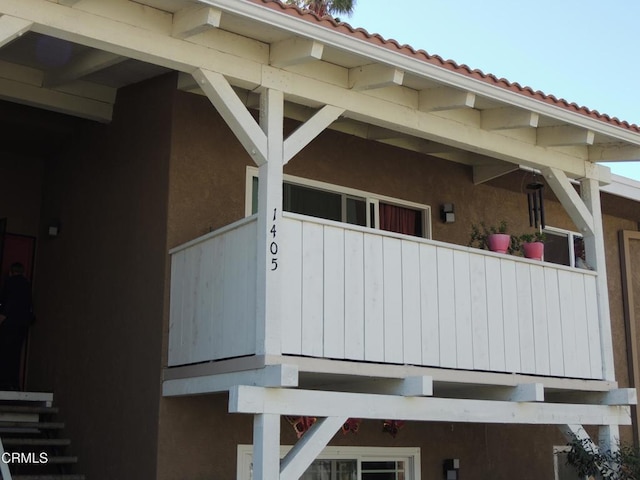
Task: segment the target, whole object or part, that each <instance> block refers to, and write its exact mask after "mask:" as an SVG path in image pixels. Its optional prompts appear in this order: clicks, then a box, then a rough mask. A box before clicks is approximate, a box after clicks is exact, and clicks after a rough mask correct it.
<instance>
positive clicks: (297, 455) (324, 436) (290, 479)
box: [280, 416, 348, 480]
mask: <svg viewBox="0 0 640 480" xmlns="http://www.w3.org/2000/svg"><path fill="white" fill-rule="evenodd" d="M347 419H348V417H344V416H342V417H326V418H322V419H320V420H318V421H317V422H316V423H314V424H313V426H312V427H311V428H310V429H309V430H308V431H307V432H306V433H305V434H304V435H303V436H302V438H301V439H300V440H298V442H297V443H296V444H295V445H294V447H293V448H292V449H291V450H289V453H287V455H286V456H285V457H284V458H283V459H282V461H281V462H280V480H297V479H298V478H300V477H301V476H302V474H303V473H304V472H305V471H306V470H307V468H309V465H311V463H312V462H313V461H314V460H315V459H316V458H317V456H318V455H320V453H321V452H322V450H323V449H324V447H326V446H327V444H328V443H329V441H330V440H331V439H332V438H333V436H334V435H335V434H336V432H337V431H338V430H339V429H340V427H342V425H344V422H346V421H347Z"/></svg>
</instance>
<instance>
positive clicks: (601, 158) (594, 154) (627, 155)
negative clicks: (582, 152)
mask: <svg viewBox="0 0 640 480" xmlns="http://www.w3.org/2000/svg"><path fill="white" fill-rule="evenodd" d="M589 161H591V162H637V161H640V147H637V146H635V145H634V146H629V145H618V144H613V145H607V144H598V145H591V146H590V147H589Z"/></svg>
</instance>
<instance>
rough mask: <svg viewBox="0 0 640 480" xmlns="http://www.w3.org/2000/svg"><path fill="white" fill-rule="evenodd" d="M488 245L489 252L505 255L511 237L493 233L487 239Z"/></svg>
mask: <svg viewBox="0 0 640 480" xmlns="http://www.w3.org/2000/svg"><path fill="white" fill-rule="evenodd" d="M487 242H488V243H489V250H491V251H492V252H498V253H507V250H509V244H510V243H511V235H507V234H506V233H494V234H491V235H489V238H488V239H487Z"/></svg>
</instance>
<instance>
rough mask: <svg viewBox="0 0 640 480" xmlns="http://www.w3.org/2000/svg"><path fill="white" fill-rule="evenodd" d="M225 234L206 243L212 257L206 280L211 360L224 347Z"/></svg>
mask: <svg viewBox="0 0 640 480" xmlns="http://www.w3.org/2000/svg"><path fill="white" fill-rule="evenodd" d="M225 244H226V242H225V236H224V235H221V236H219V237H216V238H214V239H213V241H212V242H211V243H209V244H207V246H208V248H209V253H208V255H211V257H212V259H213V265H212V267H211V274H210V275H211V277H210V279H209V281H208V284H209V285H210V292H211V293H210V295H211V296H212V297H213V306H212V310H211V314H210V315H211V319H210V322H211V326H212V327H211V328H212V332H213V338H212V356H211V359H212V360H218V359H220V358H224V357H223V353H222V352H223V349H224V342H225V338H224V333H223V329H224V323H225V317H224V304H225V298H224V295H225V290H224V285H225V274H226V272H225V263H224V256H225Z"/></svg>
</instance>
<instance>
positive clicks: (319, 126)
mask: <svg viewBox="0 0 640 480" xmlns="http://www.w3.org/2000/svg"><path fill="white" fill-rule="evenodd" d="M343 113H344V109H343V108H338V107H334V106H333V105H325V106H324V107H322V108H321V109H320V110H319V111H318V112H316V114H315V115H313V116H312V117H311V118H310V119H309V120H307V121H306V122H304V123H303V124H302V125H300V126H299V127H298V128H297V129H296V130H295V131H294V132H293V133H292V134H291V135H289V137H288V138H287V139H286V140H285V142H284V164H285V165H286V164H287V163H288V162H289V160H291V159H292V158H293V157H294V156H295V155H297V154H298V153H299V152H300V151H301V150H302V149H303V148H304V147H306V146H307V145H308V144H309V143H310V142H311V141H312V140H313V139H314V138H316V137H317V136H318V135H320V133H322V131H323V130H325V129H326V128H327V127H328V126H329V125H331V123H332V122H333V121H334V120H336V119H337V118H338V117H339V116H340V115H342V114H343Z"/></svg>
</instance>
